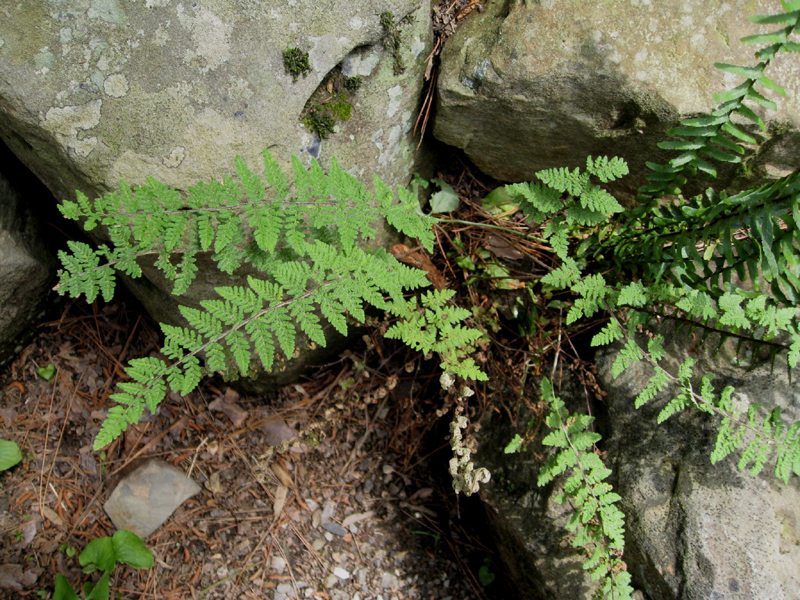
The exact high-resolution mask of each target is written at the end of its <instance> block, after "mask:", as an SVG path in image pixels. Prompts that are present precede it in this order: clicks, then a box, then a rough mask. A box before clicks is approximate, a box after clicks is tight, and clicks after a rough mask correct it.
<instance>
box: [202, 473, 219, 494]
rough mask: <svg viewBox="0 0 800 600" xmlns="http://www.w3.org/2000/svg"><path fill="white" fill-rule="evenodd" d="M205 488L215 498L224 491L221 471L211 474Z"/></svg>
mask: <svg viewBox="0 0 800 600" xmlns="http://www.w3.org/2000/svg"><path fill="white" fill-rule="evenodd" d="M205 486H206V487H207V488H208V489H209V491H210V492H211V493H212V494H214V495H215V496H216V495H217V494H219V493H220V492H221V491H222V482H221V481H220V479H219V471H217V472H216V473H212V474H211V476H210V477H209V478H208V480H206V483H205Z"/></svg>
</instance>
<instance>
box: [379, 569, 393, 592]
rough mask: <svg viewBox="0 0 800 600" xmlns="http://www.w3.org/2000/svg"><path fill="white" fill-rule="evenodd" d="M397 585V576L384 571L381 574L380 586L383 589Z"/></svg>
mask: <svg viewBox="0 0 800 600" xmlns="http://www.w3.org/2000/svg"><path fill="white" fill-rule="evenodd" d="M396 586H397V577H395V576H394V575H392V574H391V573H386V572H384V574H383V575H382V576H381V587H382V588H383V589H387V588H393V587H396Z"/></svg>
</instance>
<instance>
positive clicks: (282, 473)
mask: <svg viewBox="0 0 800 600" xmlns="http://www.w3.org/2000/svg"><path fill="white" fill-rule="evenodd" d="M269 468H270V469H272V472H273V473H275V477H277V478H278V480H279V481H280V482H281V483H282V484H283V485H285V486H286V487H293V486H294V481H292V476H291V475H289V473H287V472H286V470H285V469H284V468H283V467H282V466H280V465H279V464H278V463H272V464H271V465H270V466H269Z"/></svg>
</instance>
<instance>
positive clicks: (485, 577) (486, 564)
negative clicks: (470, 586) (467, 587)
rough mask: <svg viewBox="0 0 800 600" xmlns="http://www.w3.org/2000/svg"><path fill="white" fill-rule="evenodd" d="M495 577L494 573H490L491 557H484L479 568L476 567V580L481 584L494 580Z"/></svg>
mask: <svg viewBox="0 0 800 600" xmlns="http://www.w3.org/2000/svg"><path fill="white" fill-rule="evenodd" d="M495 577H496V576H495V574H494V573H492V567H491V559H490V558H486V559H484V561H483V564H482V565H481V568H480V569H478V580H479V581H480V582H481V585H484V586H486V585H489V584H490V583H492V582H493V581H494V580H495Z"/></svg>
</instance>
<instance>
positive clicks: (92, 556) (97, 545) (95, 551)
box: [78, 536, 117, 573]
mask: <svg viewBox="0 0 800 600" xmlns="http://www.w3.org/2000/svg"><path fill="white" fill-rule="evenodd" d="M78 562H79V563H81V566H82V567H83V572H84V573H91V572H93V571H96V570H99V571H109V572H110V571H113V570H114V567H115V566H116V564H117V555H116V553H115V552H114V543H113V541H112V540H111V538H110V537H108V536H106V537H101V538H97V539H95V540H92V541H91V542H89V543H88V544H87V545H86V548H84V549H83V552H81V553H80V556H78Z"/></svg>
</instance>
